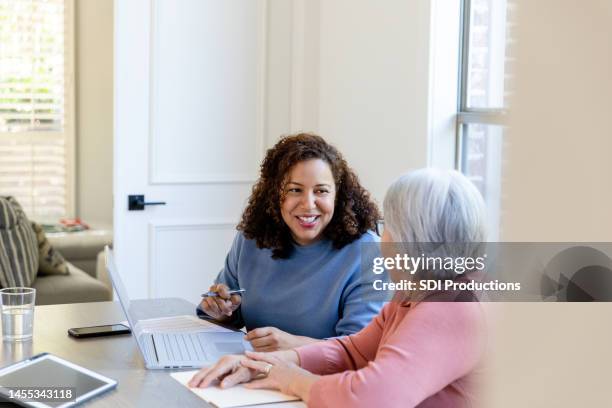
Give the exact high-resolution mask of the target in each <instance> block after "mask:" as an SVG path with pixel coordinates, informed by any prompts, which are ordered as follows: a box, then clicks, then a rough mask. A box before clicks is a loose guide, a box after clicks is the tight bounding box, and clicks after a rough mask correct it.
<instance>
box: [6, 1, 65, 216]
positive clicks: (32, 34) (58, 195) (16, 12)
mask: <svg viewBox="0 0 612 408" xmlns="http://www.w3.org/2000/svg"><path fill="white" fill-rule="evenodd" d="M66 11H67V10H66V4H65V1H64V0H0V195H13V196H15V197H16V198H17V200H18V201H19V202H20V204H21V205H22V206H23V207H24V210H25V211H26V213H27V214H28V215H29V216H30V217H31V218H35V219H39V220H56V219H57V218H58V217H61V216H66V215H70V214H69V212H70V211H69V208H70V207H71V202H70V199H69V197H70V194H71V192H70V191H69V190H70V188H69V184H70V183H69V176H70V175H69V174H68V171H67V170H68V166H69V164H70V163H69V157H68V154H67V153H68V150H67V147H68V144H69V142H70V138H71V137H72V133H71V131H70V126H67V122H68V121H69V118H68V116H67V115H66V112H67V106H69V105H68V103H69V102H70V101H69V97H70V92H68V91H67V86H66V85H67V82H70V80H69V79H68V77H67V75H66V73H67V72H69V71H70V69H67V68H70V66H69V64H68V63H69V61H70V55H69V54H68V53H67V50H69V49H70V47H69V46H67V45H68V44H70V42H69V41H68V40H70V38H69V35H70V33H71V32H72V27H71V26H70V25H69V24H70V23H71V19H70V18H67V14H68V13H67V12H66Z"/></svg>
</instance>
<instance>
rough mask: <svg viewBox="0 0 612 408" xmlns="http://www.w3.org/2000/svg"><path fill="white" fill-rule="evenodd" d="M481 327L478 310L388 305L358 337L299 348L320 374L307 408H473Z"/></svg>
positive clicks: (479, 307)
mask: <svg viewBox="0 0 612 408" xmlns="http://www.w3.org/2000/svg"><path fill="white" fill-rule="evenodd" d="M484 324H485V320H484V312H483V310H482V305H481V304H479V303H446V302H421V303H418V304H416V306H415V305H414V304H412V305H411V304H400V303H398V302H391V303H389V304H387V305H386V306H385V307H384V308H383V309H382V310H381V312H380V314H378V316H376V317H375V318H374V320H372V322H371V323H370V324H369V325H368V326H366V327H365V328H364V329H363V330H361V331H360V332H358V333H356V334H353V335H351V336H347V337H342V338H339V339H334V340H328V341H324V342H319V343H314V344H311V345H308V346H304V347H300V348H298V349H297V352H298V354H299V356H300V364H301V366H302V367H303V368H305V369H306V370H308V371H310V372H312V373H315V374H320V375H322V377H321V378H319V380H317V381H316V382H315V383H314V385H313V386H312V389H311V391H310V401H309V403H308V406H309V407H414V406H417V405H418V406H419V407H436V408H438V407H453V408H455V407H468V406H471V405H472V404H473V402H474V401H473V400H474V391H473V388H474V387H473V386H474V371H475V369H476V367H477V365H478V363H479V361H480V358H481V355H482V352H483V350H484V331H483V329H484V327H485V326H484Z"/></svg>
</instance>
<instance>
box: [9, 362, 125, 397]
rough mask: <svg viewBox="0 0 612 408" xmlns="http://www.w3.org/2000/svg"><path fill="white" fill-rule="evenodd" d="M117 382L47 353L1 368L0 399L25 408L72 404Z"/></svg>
mask: <svg viewBox="0 0 612 408" xmlns="http://www.w3.org/2000/svg"><path fill="white" fill-rule="evenodd" d="M116 386H117V381H115V380H113V379H110V378H108V377H105V376H103V375H100V374H98V373H95V372H93V371H91V370H88V369H87V368H84V367H81V366H79V365H76V364H73V363H71V362H69V361H66V360H64V359H62V358H59V357H57V356H54V355H52V354H48V353H42V354H37V355H35V356H33V357H31V358H29V359H27V360H23V361H20V362H18V363H15V364H12V365H10V366H8V367H4V368H2V369H0V398H2V400H4V401H7V402H13V403H16V404H19V405H22V406H25V407H38V408H47V407H54V408H55V407H58V408H60V407H61V408H65V407H72V406H74V405H77V404H79V403H81V402H83V401H85V400H88V399H90V398H92V397H94V396H96V395H98V394H101V393H103V392H105V391H108V390H110V389H112V388H114V387H116Z"/></svg>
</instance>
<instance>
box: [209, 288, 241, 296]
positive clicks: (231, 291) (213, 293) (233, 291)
mask: <svg viewBox="0 0 612 408" xmlns="http://www.w3.org/2000/svg"><path fill="white" fill-rule="evenodd" d="M244 292H246V289H235V290H230V291H229V294H230V296H231V295H235V294H240V293H244ZM218 296H219V294H218V293H217V292H206V293H202V297H203V298H206V297H218Z"/></svg>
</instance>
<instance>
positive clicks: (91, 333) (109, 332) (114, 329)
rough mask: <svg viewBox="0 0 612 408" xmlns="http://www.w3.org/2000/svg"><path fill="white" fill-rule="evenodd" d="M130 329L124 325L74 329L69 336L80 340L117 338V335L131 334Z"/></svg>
mask: <svg viewBox="0 0 612 408" xmlns="http://www.w3.org/2000/svg"><path fill="white" fill-rule="evenodd" d="M130 333H131V330H130V328H129V327H127V326H126V325H123V324H109V325H106V326H91V327H74V328H72V329H68V334H69V335H71V336H72V337H76V338H78V339H82V338H86V337H102V336H115V335H117V334H130Z"/></svg>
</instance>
